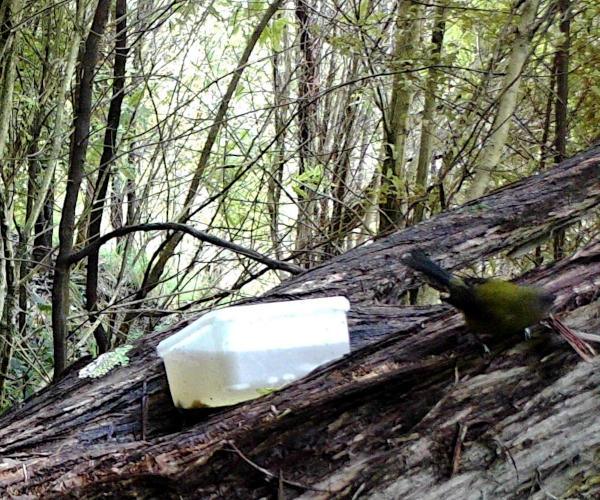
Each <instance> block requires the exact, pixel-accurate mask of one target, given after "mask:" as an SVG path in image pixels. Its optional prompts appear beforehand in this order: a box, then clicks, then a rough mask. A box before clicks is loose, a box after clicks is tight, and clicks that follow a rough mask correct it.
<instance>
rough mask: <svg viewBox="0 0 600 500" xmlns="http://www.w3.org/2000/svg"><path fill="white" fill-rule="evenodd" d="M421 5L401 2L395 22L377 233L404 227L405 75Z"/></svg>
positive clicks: (408, 96)
mask: <svg viewBox="0 0 600 500" xmlns="http://www.w3.org/2000/svg"><path fill="white" fill-rule="evenodd" d="M422 12H423V6H422V5H421V4H419V3H413V2H410V1H408V0H404V1H402V2H400V6H399V10H398V21H397V23H396V30H397V31H396V45H395V47H394V67H395V68H394V69H396V70H398V73H397V74H396V75H395V76H394V80H393V83H392V96H391V99H390V106H389V110H387V113H385V114H387V116H384V117H383V121H382V123H383V125H384V136H385V146H384V151H385V157H384V159H383V167H382V176H381V186H380V191H381V196H380V202H379V205H380V210H381V214H380V219H379V232H380V233H388V232H390V231H392V230H394V229H398V228H399V227H401V226H402V225H404V217H405V213H404V210H405V207H406V200H405V199H404V198H405V195H404V190H403V188H404V187H405V185H406V171H405V167H404V161H405V158H404V157H405V149H406V141H407V139H408V134H409V129H408V118H409V110H410V105H411V103H412V98H413V92H414V88H413V85H412V84H411V82H410V80H409V79H408V78H407V76H406V74H405V73H404V71H402V70H407V69H409V68H410V66H411V65H412V64H413V60H414V57H415V53H416V51H417V45H418V42H419V38H420V35H421V24H422V19H421V17H422Z"/></svg>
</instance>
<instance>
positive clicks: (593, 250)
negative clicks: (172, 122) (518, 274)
mask: <svg viewBox="0 0 600 500" xmlns="http://www.w3.org/2000/svg"><path fill="white" fill-rule="evenodd" d="M599 204H600V147H596V148H594V149H591V150H590V151H588V152H586V153H584V154H581V155H579V156H577V157H575V158H573V159H571V160H568V161H566V162H564V163H562V164H561V165H559V166H558V167H556V168H554V169H552V170H550V171H548V172H546V173H544V174H541V175H538V176H535V177H532V178H529V179H527V180H524V181H522V182H519V183H516V184H513V185H511V186H508V187H506V188H504V189H502V190H499V191H497V192H495V193H492V194H490V195H488V196H486V197H485V198H482V199H480V200H477V202H472V203H470V204H467V205H465V206H463V207H460V208H458V209H456V210H453V211H450V212H447V213H444V214H442V215H440V216H438V217H434V218H432V219H431V220H429V221H427V222H424V223H422V224H419V225H417V226H415V227H411V228H409V229H407V230H405V231H402V232H398V233H395V234H393V235H392V236H390V237H387V238H384V239H381V240H379V241H376V242H374V243H372V244H369V245H365V246H363V247H361V248H358V249H355V250H353V251H351V252H348V253H347V254H345V255H342V256H340V257H337V258H335V259H333V260H332V261H330V262H329V263H327V264H324V265H322V266H321V267H320V268H317V269H314V270H312V271H310V272H306V273H304V274H302V275H300V276H297V277H295V278H293V279H291V280H289V281H288V282H286V283H284V284H283V285H281V286H280V287H278V288H276V289H274V290H272V291H271V292H270V293H268V294H267V295H266V296H265V297H263V298H262V299H260V300H263V301H266V300H275V299H283V298H286V299H292V298H299V297H310V296H322V295H333V294H336V293H343V294H344V295H346V296H347V297H348V298H349V299H350V302H351V304H352V311H351V313H350V326H351V335H352V337H353V343H354V345H355V348H356V350H355V351H354V352H353V353H352V354H351V355H350V356H348V357H346V358H344V359H342V360H339V361H337V362H334V363H332V364H330V365H328V366H325V367H321V368H320V369H318V370H317V371H315V372H313V373H312V374H310V375H309V376H307V377H305V378H304V379H302V380H300V381H298V382H296V383H294V384H292V385H290V386H288V387H287V388H286V389H284V390H281V391H278V392H276V393H274V394H271V395H269V396H266V397H263V398H259V399H257V400H254V401H251V402H248V403H246V404H242V405H238V406H236V407H232V408H226V409H222V410H218V411H214V412H212V413H205V414H203V415H200V416H194V417H190V416H185V417H182V416H181V415H179V414H178V413H177V412H176V411H175V410H174V408H173V407H172V405H171V402H170V398H169V395H168V392H167V386H166V379H165V375H164V371H163V367H162V364H161V362H160V361H159V360H158V358H157V357H156V354H155V351H154V348H155V346H156V344H157V342H158V341H159V340H161V339H162V338H164V337H165V336H166V335H167V334H168V333H169V332H155V333H153V334H151V335H149V336H147V337H146V338H144V339H143V340H142V341H141V342H140V343H139V344H138V346H137V347H136V349H135V351H134V352H133V354H132V356H131V357H132V360H131V363H130V364H129V365H128V366H127V367H124V368H121V369H118V370H115V371H113V372H111V373H110V374H109V375H107V376H105V377H104V378H101V379H98V380H93V381H90V380H80V379H78V378H77V374H76V370H73V372H72V373H71V374H70V375H68V376H66V377H65V378H64V379H62V380H61V381H60V382H59V383H57V384H55V385H53V386H51V387H49V388H47V389H45V390H44V391H42V393H40V394H39V395H37V396H36V397H35V398H33V399H31V400H30V401H28V402H27V403H25V404H24V405H23V406H22V407H21V408H19V409H15V410H13V411H12V412H11V413H9V414H7V415H5V416H4V417H3V418H2V419H0V456H1V457H2V458H1V459H0V490H2V491H4V492H5V493H4V494H5V495H29V497H22V498H36V497H43V498H53V497H57V498H111V497H112V498H114V497H115V495H117V493H118V498H264V497H266V498H273V497H277V496H279V498H282V497H283V496H284V497H285V498H349V497H358V496H360V497H361V498H363V497H365V498H366V497H369V498H409V499H410V498H414V499H424V498H440V497H444V498H456V499H459V498H460V499H463V498H472V497H473V496H476V497H478V498H479V497H481V498H521V497H522V498H545V495H547V494H551V495H555V496H561V495H567V496H571V497H574V496H578V495H579V496H580V497H581V496H583V497H585V496H586V495H588V496H589V497H590V498H594V495H598V494H600V491H599V490H598V488H599V483H598V477H599V476H600V465H599V463H598V459H597V456H598V451H599V450H600V420H598V419H597V415H598V412H599V411H600V397H598V396H599V394H598V393H599V392H600V389H598V388H599V387H600V370H598V367H599V362H598V361H594V362H592V363H585V362H582V361H580V360H579V358H578V357H577V355H576V354H575V353H574V352H572V351H571V349H570V348H569V347H568V346H566V344H564V343H563V342H562V340H561V339H560V338H559V337H558V336H556V335H554V334H552V333H550V332H547V331H539V332H537V333H536V335H535V336H534V338H533V340H530V341H525V340H524V339H523V338H521V337H519V336H516V337H509V338H489V339H485V341H486V343H487V345H488V346H489V347H490V348H491V350H492V354H491V355H489V356H483V355H482V351H481V348H480V346H479V345H478V344H476V343H474V342H473V340H472V339H471V337H470V335H468V334H467V333H466V331H465V329H464V325H463V322H462V319H461V317H460V315H458V314H456V313H455V312H454V310H452V309H451V308H449V307H446V306H431V307H399V306H396V305H394V303H395V301H396V300H397V299H398V297H399V296H400V294H402V293H403V292H405V291H406V290H407V289H410V288H411V287H414V286H416V284H417V281H416V277H414V276H413V275H412V274H411V275H410V276H409V272H408V271H407V270H406V269H405V268H404V267H403V266H402V265H401V264H400V263H399V259H398V257H399V256H400V255H402V254H403V253H404V252H405V251H406V250H407V249H409V248H411V246H415V245H419V246H422V247H427V248H429V249H430V251H431V253H432V254H433V255H435V256H436V258H437V259H438V260H443V261H444V263H445V264H447V265H448V266H449V267H460V266H461V265H464V264H466V263H468V262H473V261H475V260H476V259H478V258H480V257H482V256H487V255H491V254H494V253H498V252H500V251H501V250H508V249H513V250H514V249H515V248H517V247H520V246H522V245H525V244H527V243H528V242H529V243H531V242H532V241H533V242H534V244H533V246H535V242H536V241H537V239H538V238H539V237H540V236H541V235H543V234H547V233H548V232H549V231H550V230H551V229H553V228H556V227H562V226H564V225H566V224H568V223H570V222H573V221H575V220H577V219H578V218H580V217H582V216H583V215H584V214H586V213H587V212H589V211H591V210H593V209H595V208H596V207H598V205H599ZM522 279H523V281H526V282H534V283H538V284H541V285H543V286H544V287H546V288H547V289H548V290H550V291H553V292H554V293H555V294H556V296H557V299H556V301H555V308H556V311H557V312H559V313H563V314H564V315H565V317H566V320H567V321H571V322H572V326H573V327H574V328H576V329H579V330H585V331H597V329H598V326H599V323H600V320H599V319H598V318H599V309H600V305H599V301H598V298H599V297H598V296H599V292H598V288H599V287H598V284H600V242H598V241H595V242H591V243H590V244H589V245H588V246H587V247H586V248H584V249H583V250H580V251H579V252H578V253H577V254H575V255H574V256H571V257H570V258H567V259H564V260H563V261H561V262H559V263H557V264H555V265H553V266H551V267H546V268H541V269H538V270H536V271H535V272H534V273H530V274H528V275H526V276H524V277H523V278H522ZM374 340H377V341H376V342H374ZM282 495H283V496H282Z"/></svg>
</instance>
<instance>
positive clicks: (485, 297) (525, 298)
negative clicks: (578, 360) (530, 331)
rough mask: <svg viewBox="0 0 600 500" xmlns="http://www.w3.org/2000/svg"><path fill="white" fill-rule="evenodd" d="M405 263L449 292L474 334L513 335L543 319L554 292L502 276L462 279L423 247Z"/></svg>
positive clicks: (436, 286)
mask: <svg viewBox="0 0 600 500" xmlns="http://www.w3.org/2000/svg"><path fill="white" fill-rule="evenodd" d="M401 260H402V263H403V264H405V265H407V266H408V267H410V268H412V269H414V270H415V271H419V272H421V273H423V274H424V275H425V276H426V277H427V279H428V281H429V282H430V283H431V285H432V286H433V287H434V288H436V289H441V290H443V291H446V292H448V293H449V296H448V297H447V298H444V301H445V302H448V303H449V304H452V305H453V306H454V307H456V308H457V309H460V311H461V312H462V313H463V315H464V317H465V322H466V323H467V326H468V327H469V329H470V330H471V331H472V332H474V333H475V334H478V333H482V334H485V333H489V334H498V335H511V334H515V333H519V332H522V331H524V330H525V329H526V328H527V327H528V326H532V325H534V324H536V323H537V322H538V321H540V320H541V319H543V318H544V317H545V316H546V315H547V313H548V311H549V309H550V307H551V306H552V303H553V302H554V295H553V294H551V293H549V292H546V291H545V290H543V289H541V288H537V287H534V286H522V285H516V284H514V283H510V282H508V281H503V280H499V279H484V278H460V277H458V276H455V275H453V274H451V273H449V272H448V271H446V270H445V269H442V268H441V267H440V266H438V265H437V264H436V263H435V262H433V261H432V260H431V259H429V258H428V257H427V256H426V255H425V254H424V253H423V252H422V251H421V250H413V251H412V252H410V253H407V254H405V255H403V256H402V258H401Z"/></svg>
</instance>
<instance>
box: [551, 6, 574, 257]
mask: <svg viewBox="0 0 600 500" xmlns="http://www.w3.org/2000/svg"><path fill="white" fill-rule="evenodd" d="M570 4H571V2H570V0H558V8H559V13H560V34H561V36H562V40H561V43H560V45H559V47H558V50H557V51H556V105H555V108H554V109H555V112H556V135H555V137H554V162H555V163H560V162H561V161H563V160H564V159H565V158H566V157H567V139H568V135H569V122H568V116H567V113H568V104H569V51H570V50H571V6H570ZM552 243H553V253H554V259H555V260H559V259H562V258H563V257H564V256H565V243H566V241H565V231H564V229H558V230H557V231H556V233H555V235H554V241H553V242H552Z"/></svg>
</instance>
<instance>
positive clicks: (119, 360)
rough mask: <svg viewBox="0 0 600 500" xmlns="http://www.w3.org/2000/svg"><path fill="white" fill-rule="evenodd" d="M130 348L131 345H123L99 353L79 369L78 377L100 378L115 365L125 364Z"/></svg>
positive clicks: (127, 361)
mask: <svg viewBox="0 0 600 500" xmlns="http://www.w3.org/2000/svg"><path fill="white" fill-rule="evenodd" d="M132 348H133V346H132V345H124V346H121V347H117V348H116V349H115V350H114V351H110V352H105V353H104V354H101V355H100V356H98V357H97V358H96V359H95V360H94V361H92V362H91V363H90V364H88V365H86V366H85V367H84V368H82V369H81V370H79V378H100V377H103V376H104V375H106V374H107V373H108V372H110V371H111V370H113V369H114V368H116V367H117V366H127V365H128V364H129V356H127V353H128V352H129V351H130V350H131V349H132Z"/></svg>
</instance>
